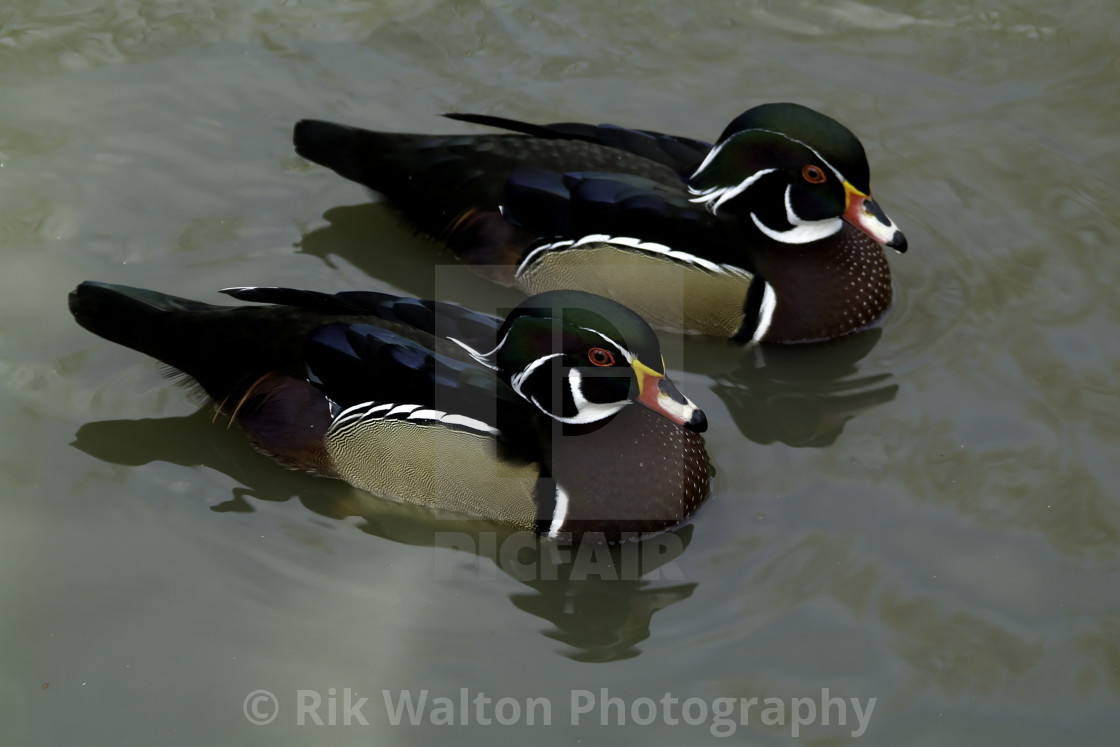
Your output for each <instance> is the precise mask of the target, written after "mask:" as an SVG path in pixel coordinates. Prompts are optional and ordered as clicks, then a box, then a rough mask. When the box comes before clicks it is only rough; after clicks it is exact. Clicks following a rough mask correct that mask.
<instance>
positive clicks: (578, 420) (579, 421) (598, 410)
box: [538, 368, 627, 425]
mask: <svg viewBox="0 0 1120 747" xmlns="http://www.w3.org/2000/svg"><path fill="white" fill-rule="evenodd" d="M568 386H569V387H571V392H572V400H573V401H574V402H575V404H576V414H575V417H571V418H565V417H561V416H559V415H556V414H552V417H553V418H555V419H556V420H559V421H560V422H562V423H570V424H572V425H586V424H587V423H597V422H599V421H600V420H602V419H603V418H609V417H610V416H611V415H614V414H615V413H616V412H618V411H619V410H621V409H622V408H623V407H625V406H626V405H627V402H626V401H623V402H610V403H608V404H602V403H599V402H591V401H590V400H588V399H587V397H584V396H583V375H582V374H580V372H579V369H578V368H573V369H571V370H570V371H568ZM538 406H539V405H538Z"/></svg>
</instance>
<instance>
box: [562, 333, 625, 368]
mask: <svg viewBox="0 0 1120 747" xmlns="http://www.w3.org/2000/svg"><path fill="white" fill-rule="evenodd" d="M576 329H582V330H584V331H585V332H591V333H594V334H596V335H599V337H602V338H603V339H604V340H606V341H607V343H608V344H609V345H610V346H611V347H612V348H614V349H615V350H617V351H619V352H620V353H622V357H623V358H625V359H626V362H627V363H631V364H632V363H633V362H634V354H633V353H631V352H630V351H629V350H627V349H626V348H624V347H622V346H621V345H619V344H618V343H617V342H615V341H614V340H612V339H611V338H609V337H607V336H606V335H604V334H603V333H602V332H600V331H599V330H597V329H591V328H590V327H576Z"/></svg>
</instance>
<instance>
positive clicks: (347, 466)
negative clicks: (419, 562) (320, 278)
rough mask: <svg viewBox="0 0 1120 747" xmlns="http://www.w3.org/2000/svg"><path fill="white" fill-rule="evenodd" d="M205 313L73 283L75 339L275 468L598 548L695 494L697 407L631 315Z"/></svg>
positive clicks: (699, 487) (455, 310) (580, 308)
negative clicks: (188, 394)
mask: <svg viewBox="0 0 1120 747" xmlns="http://www.w3.org/2000/svg"><path fill="white" fill-rule="evenodd" d="M222 292H223V293H226V294H228V295H230V296H233V297H234V298H237V299H240V300H243V301H254V302H260V303H263V304H268V305H265V306H214V305H211V304H207V303H201V302H197V301H191V300H188V299H184V298H178V297H175V296H170V295H166V294H163V293H158V292H156V291H151V290H144V289H139V288H130V287H127V286H121V285H109V284H106V283H97V282H88V281H87V282H84V283H82V284H81V285H79V286H78V287H77V289H76V290H74V291H73V292H72V293H71V294H70V311H71V313H73V315H74V317H75V319H76V320H77V321H78V323H79V324H81V325H82V326H83V327H85V328H86V329H88V330H90V331H91V332H93V333H95V334H97V335H100V336H101V337H104V338H106V339H108V340H111V341H113V342H116V343H119V344H121V345H125V346H128V347H130V348H133V349H135V350H138V351H140V352H143V353H146V354H148V355H151V356H153V357H155V358H157V359H159V360H160V361H162V362H164V363H166V364H167V365H169V366H171V367H172V368H173V369H176V370H178V371H181V372H183V373H185V374H187V375H188V376H189V377H191V378H192V379H193V380H194V381H195V382H197V384H198V386H200V387H201V389H202V390H204V391H205V392H206V394H208V395H209V396H210V397H211V398H212V399H213V400H214V401H215V402H216V403H217V405H218V408H219V410H220V411H221V412H223V413H225V414H227V415H228V416H229V417H230V420H231V422H236V423H237V424H238V425H239V426H240V427H241V428H242V429H243V430H244V431H245V433H246V434H247V436H248V438H249V440H250V442H251V443H252V444H253V445H254V446H255V447H256V448H258V449H259V450H261V451H263V452H264V453H266V454H268V455H269V456H271V457H273V458H274V459H276V460H277V461H279V462H280V463H281V464H283V465H285V466H287V467H290V468H294V469H301V470H306V471H309V472H312V473H314V474H318V475H323V476H328V477H336V478H341V479H343V480H346V481H347V482H349V483H351V484H352V485H354V486H356V487H358V488H362V489H364V490H367V491H369V492H371V493H375V494H377V495H380V496H384V497H388V498H393V499H397V500H400V501H405V502H409V503H414V504H420V505H426V506H430V507H432V508H436V509H442V510H447V511H453V512H457V513H460V514H466V515H470V516H476V517H482V518H487V519H492V520H496V521H500V522H505V523H509V524H512V525H516V526H518V527H522V528H525V529H531V530H534V531H536V532H538V533H539V534H541V535H546V536H548V537H553V538H560V539H570V540H572V541H579V540H584V539H585V538H586V539H591V538H594V539H595V540H597V541H604V540H605V541H608V542H612V543H613V542H617V541H620V540H624V539H632V538H638V537H640V536H642V535H645V534H649V533H652V532H657V531H661V530H663V529H667V528H669V527H671V526H673V525H675V524H677V523H679V522H680V521H681V520H682V519H684V518H686V517H687V516H689V515H690V514H691V513H692V512H693V511H694V510H695V509H696V508H697V506H699V505H700V504H701V503H702V502H703V501H704V499H705V498H706V497H707V494H708V489H709V468H708V456H707V452H706V450H705V447H704V440H703V438H702V437H701V436H700V435H699V434H700V433H701V432H703V431H704V429H705V428H706V427H707V421H706V420H705V418H704V414H703V412H702V411H701V410H699V409H698V408H697V407H696V406H695V405H694V404H693V403H692V402H691V401H689V400H688V399H687V398H686V397H684V396H683V395H682V394H681V393H680V391H679V390H678V389H677V388H676V386H674V385H673V383H672V382H671V381H670V380H669V379H668V378H667V377H666V372H665V363H664V360H663V359H662V356H661V350H660V346H659V344H658V341H657V337H656V336H655V335H654V333H653V331H652V330H651V329H650V327H649V325H648V324H646V322H645V321H643V320H642V318H641V317H639V316H638V315H637V314H635V313H634V312H632V311H630V310H629V309H626V308H625V307H623V306H621V305H619V304H617V303H615V302H613V301H610V300H608V299H605V298H602V297H599V296H594V295H591V294H589V293H583V292H579V291H553V292H549V293H544V294H540V295H537V296H534V297H531V298H529V299H527V300H526V301H524V302H523V303H522V304H521V305H519V306H518V307H517V308H515V309H514V310H513V311H511V312H510V314H509V315H508V316H507V317H506V318H505V320H504V321H503V320H501V319H498V318H495V317H491V316H488V315H485V314H481V313H477V312H474V311H469V310H467V309H465V308H462V307H460V306H456V305H454V304H448V303H440V302H432V301H420V300H416V299H411V298H400V297H397V296H392V295H389V294H385V293H374V292H362V291H354V292H347V293H336V294H334V295H330V294H326V293H318V292H313V291H306V290H293V289H289V288H230V289H227V290H224V291H222Z"/></svg>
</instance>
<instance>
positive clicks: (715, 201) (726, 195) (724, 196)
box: [688, 169, 777, 215]
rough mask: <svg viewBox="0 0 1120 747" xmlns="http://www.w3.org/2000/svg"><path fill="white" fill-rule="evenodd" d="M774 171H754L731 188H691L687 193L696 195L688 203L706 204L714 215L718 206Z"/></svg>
mask: <svg viewBox="0 0 1120 747" xmlns="http://www.w3.org/2000/svg"><path fill="white" fill-rule="evenodd" d="M775 171H777V169H762V170H761V171H756V172H754V173H753V174H751V175H750V176H748V177H747V178H746V179H744V180H743V181H741V182H739V183H738V184H736V185H734V186H731V187H710V188H709V189H705V190H694V189H693V188H692V187H689V188H688V191H689V192H691V193H693V194H694V195H696V197H690V198H689V202H704V203H707V206H708V210H710V211H711V212H712V214H713V215H714V214H716V212H718V211H719V206H720V205H722V204H723V203H725V202H727V201H728V200H730V199H731V198H732V197H735V196H736V195H738V194H740V193H741V192H743V191H744V190H745V189H747V188H748V187H750V186H751V185H752V184H754V183H755V182H757V181H758V180H759V179H761V178H762V177H764V176H766V175H767V174H770V173H773V172H775Z"/></svg>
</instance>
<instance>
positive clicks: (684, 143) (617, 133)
mask: <svg viewBox="0 0 1120 747" xmlns="http://www.w3.org/2000/svg"><path fill="white" fill-rule="evenodd" d="M443 116H445V117H447V118H448V119H454V120H457V121H459V122H470V123H471V124H477V125H483V126H486V127H495V128H499V129H503V130H509V131H510V132H520V133H522V134H525V135H530V136H532V137H538V138H544V139H549V140H582V141H584V142H588V143H596V144H598V145H605V146H608V147H610V148H616V149H618V150H623V151H626V152H627V153H633V154H634V155H636V156H641V157H642V158H645V159H648V160H650V161H654V162H656V163H660V164H662V165H664V166H668V167H669V168H671V169H672V170H673V171H675V172H676V173H677V175H678V176H680V177H681V178H682V179H686V178H687V177H689V176H691V175H692V172H694V171H695V170H696V167H697V166H699V165H700V162H701V161H703V160H704V157H705V156H707V155H708V151H710V150H711V149H712V145H711V143H706V142H704V141H703V140H693V139H692V138H687V137H678V136H676V135H666V134H663V133H660V132H653V131H651V130H632V129H629V128H626V127H619V126H617V125H611V124H602V125H590V124H581V123H578V122H556V123H553V124H544V125H537V124H531V123H529V122H519V121H517V120H515V119H506V118H504V117H492V116H488V115H485V114H458V113H453V114H444V115H443Z"/></svg>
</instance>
